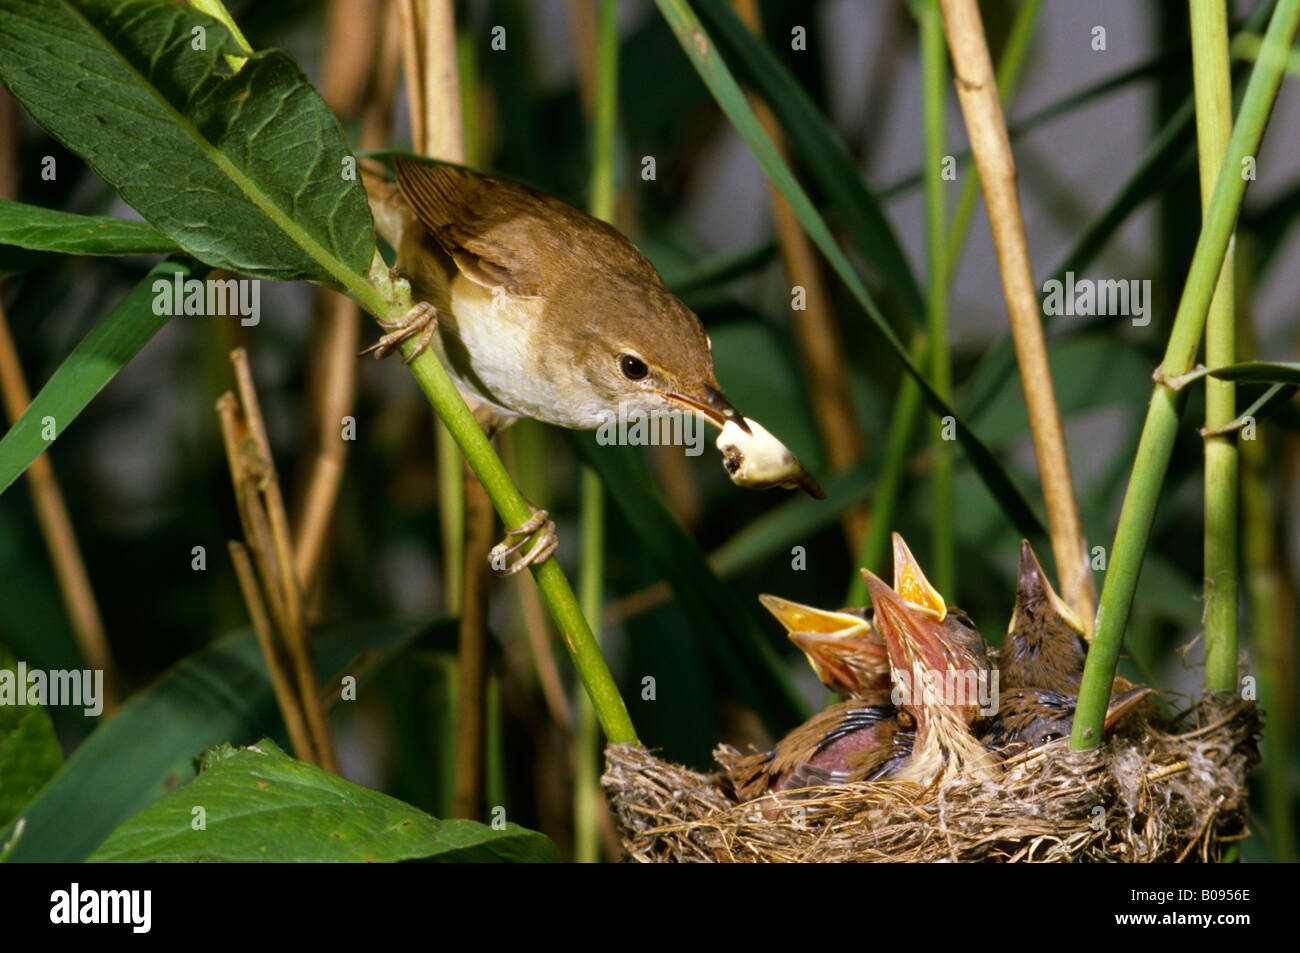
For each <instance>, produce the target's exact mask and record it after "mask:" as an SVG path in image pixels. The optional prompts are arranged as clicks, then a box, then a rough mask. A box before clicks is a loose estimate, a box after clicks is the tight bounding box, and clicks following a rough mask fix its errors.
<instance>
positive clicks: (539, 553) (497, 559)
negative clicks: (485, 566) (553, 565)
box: [488, 508, 560, 576]
mask: <svg viewBox="0 0 1300 953" xmlns="http://www.w3.org/2000/svg"><path fill="white" fill-rule="evenodd" d="M512 536H518V537H519V540H518V542H515V543H511V542H510V537H512ZM529 539H533V540H534V542H533V546H532V548H531V549H529V550H528V551H527V552H525V553H524V554H523V555H521V556H519V558H517V559H515V560H514V561H513V562H511V561H510V557H511V556H513V555H515V554H516V553H518V552H520V551H521V550H522V549H523V548H524V547H525V546H527V545H528V541H529ZM559 545H560V539H559V537H558V536H556V535H555V521H554V520H552V519H550V517H549V515H548V514H547V512H546V510H539V509H536V508H533V515H532V516H530V517H529V518H528V521H527V522H525V523H524V525H522V526H519V527H517V528H515V529H508V530H506V538H505V539H503V540H502V541H501V542H499V543H497V544H496V545H495V546H493V547H492V551H491V552H490V553H488V561H489V562H490V563H491V564H492V571H493V572H495V573H496V574H497V575H498V576H513V575H514V574H515V573H517V572H519V571H520V570H521V569H527V568H528V567H529V566H540V565H541V564H542V563H544V562H546V560H548V559H550V558H551V554H552V553H553V552H555V550H556V548H557V547H558V546H559Z"/></svg>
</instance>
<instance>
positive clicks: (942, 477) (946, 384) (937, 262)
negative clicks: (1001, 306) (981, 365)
mask: <svg viewBox="0 0 1300 953" xmlns="http://www.w3.org/2000/svg"><path fill="white" fill-rule="evenodd" d="M914 13H915V15H916V17H917V20H918V23H919V25H920V33H921V115H922V127H923V138H924V145H923V149H924V155H923V156H922V160H921V161H922V163H923V165H924V167H925V169H926V175H925V248H926V258H927V266H928V275H927V281H928V287H927V288H926V302H925V311H926V325H927V327H928V329H929V330H928V334H927V337H928V338H929V341H930V381H931V383H933V384H934V389H935V390H936V391H937V392H938V393H939V396H940V397H942V398H943V399H944V400H951V399H952V359H951V357H950V355H949V351H948V271H949V269H948V263H947V262H948V256H947V243H946V242H945V240H944V229H945V225H946V219H947V202H946V201H945V196H944V192H945V187H944V186H945V183H944V179H943V167H944V141H945V135H944V122H945V119H946V113H947V110H946V109H945V108H944V107H945V105H946V97H947V93H948V47H947V44H946V42H945V41H944V36H943V18H942V17H941V16H940V15H939V5H938V2H937V0H923V2H921V3H918V4H916V6H915V9H914ZM947 429H948V426H947V425H946V424H945V422H944V420H943V418H941V417H939V418H935V419H934V420H933V421H932V423H931V466H930V494H931V496H930V499H931V505H930V533H931V543H930V559H931V576H930V578H931V579H933V580H934V584H935V585H936V586H937V587H938V589H939V591H940V592H946V593H948V594H949V598H952V597H953V596H952V593H953V590H954V588H955V585H956V578H955V576H956V553H955V544H954V542H953V526H952V463H953V452H952V451H953V448H952V441H951V440H945V439H944V431H945V430H947ZM873 529H877V530H879V527H873Z"/></svg>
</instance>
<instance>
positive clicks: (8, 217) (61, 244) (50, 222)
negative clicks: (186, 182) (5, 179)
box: [0, 199, 180, 255]
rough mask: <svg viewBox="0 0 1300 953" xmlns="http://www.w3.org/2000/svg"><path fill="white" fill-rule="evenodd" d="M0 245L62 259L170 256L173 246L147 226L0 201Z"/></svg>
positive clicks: (175, 249) (174, 248) (164, 236)
mask: <svg viewBox="0 0 1300 953" xmlns="http://www.w3.org/2000/svg"><path fill="white" fill-rule="evenodd" d="M0 245H17V246H18V247H19V248H26V249H30V250H32V251H44V252H58V253H59V254H63V255H172V254H175V253H177V252H179V251H180V248H179V247H178V246H177V244H176V243H175V242H174V241H172V240H171V239H170V238H168V237H167V236H166V235H164V234H163V233H162V232H160V231H158V229H156V228H154V227H153V226H152V225H150V224H149V223H148V222H134V221H131V220H130V219H125V218H112V217H110V216H107V215H73V214H71V213H69V212H57V211H55V210H54V209H48V208H41V207H40V206H39V205H24V204H23V203H21V202H10V201H7V200H5V199H0Z"/></svg>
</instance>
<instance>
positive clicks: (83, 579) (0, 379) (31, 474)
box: [0, 89, 119, 715]
mask: <svg viewBox="0 0 1300 953" xmlns="http://www.w3.org/2000/svg"><path fill="white" fill-rule="evenodd" d="M17 198H18V109H17V107H16V105H15V103H14V101H13V99H12V97H10V95H9V94H8V93H7V92H5V91H4V90H3V89H0V199H9V200H11V201H12V200H15V199H17ZM0 286H3V282H0ZM0 399H3V400H4V405H5V412H6V414H8V416H9V423H10V425H13V424H14V423H17V421H18V418H19V417H21V416H22V415H23V412H24V411H26V410H27V406H28V405H29V404H30V403H31V402H32V395H31V391H30V390H29V389H28V387H27V378H26V377H25V376H24V375H23V366H22V362H21V361H20V360H19V358H18V349H17V348H16V347H15V346H14V339H13V335H12V334H10V332H9V319H8V317H7V316H6V315H5V311H4V306H3V305H2V304H0ZM27 489H28V492H30V493H31V497H32V509H34V510H35V511H36V524H37V525H38V526H39V527H40V530H41V536H42V537H43V538H44V539H45V548H46V550H47V551H48V552H49V554H50V564H51V567H52V568H53V570H54V578H55V581H56V582H57V583H58V586H59V594H60V595H61V596H62V598H63V605H64V608H66V609H67V612H68V621H69V623H70V624H71V626H72V635H73V638H74V640H75V641H76V643H77V649H78V650H79V651H80V653H81V657H82V659H84V660H85V663H86V664H87V665H88V666H90V667H91V668H92V669H95V670H97V671H101V672H103V673H104V689H103V695H104V701H103V704H104V714H105V715H112V714H113V713H114V712H115V711H117V707H118V702H119V697H118V676H117V665H116V663H114V661H113V651H112V648H111V647H110V646H109V644H108V632H107V631H106V630H105V628H104V619H103V616H102V615H100V612H99V603H98V602H97V601H96V599H95V590H94V587H92V586H91V584H90V573H89V572H88V571H87V569H86V561H85V559H84V557H83V556H82V554H81V547H80V546H79V545H78V544H77V533H76V530H75V529H74V528H73V526H72V517H71V515H70V514H69V513H68V506H67V503H66V502H65V501H64V498H63V491H62V490H60V489H59V481H58V478H57V477H55V475H54V465H53V464H52V463H50V458H49V456H48V455H46V454H41V455H40V456H38V457H37V458H36V459H35V460H33V461H32V463H31V466H29V467H28V468H27Z"/></svg>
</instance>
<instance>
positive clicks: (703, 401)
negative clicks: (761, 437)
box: [661, 384, 750, 433]
mask: <svg viewBox="0 0 1300 953" xmlns="http://www.w3.org/2000/svg"><path fill="white" fill-rule="evenodd" d="M661 396H663V397H665V398H667V399H668V400H670V401H672V402H673V403H676V404H681V405H682V406H683V407H685V408H686V409H687V410H689V411H691V413H694V414H697V415H698V416H700V417H702V418H704V419H705V420H706V421H708V422H709V423H711V424H713V426H715V427H717V428H718V429H719V430H721V429H722V428H723V427H725V426H726V425H727V421H729V420H730V421H731V422H732V423H734V424H735V425H736V426H737V427H739V428H740V429H741V430H743V431H745V433H750V429H749V424H747V423H745V418H744V415H742V414H741V412H740V411H738V410H737V409H736V408H735V407H733V406H732V404H731V401H729V400H727V398H726V396H725V395H724V394H723V393H722V391H720V390H719V389H718V388H717V387H715V386H714V385H713V384H705V385H704V386H703V387H701V388H700V391H699V393H697V394H680V393H677V392H676V391H665V392H661Z"/></svg>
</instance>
